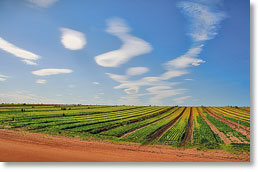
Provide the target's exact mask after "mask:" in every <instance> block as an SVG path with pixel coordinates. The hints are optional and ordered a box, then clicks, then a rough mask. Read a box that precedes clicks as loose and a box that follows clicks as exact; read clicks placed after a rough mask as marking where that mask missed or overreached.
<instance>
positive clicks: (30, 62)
mask: <svg viewBox="0 0 258 172" xmlns="http://www.w3.org/2000/svg"><path fill="white" fill-rule="evenodd" d="M22 61H23V62H24V63H25V64H27V65H33V66H36V65H38V64H37V63H35V62H33V61H31V60H22Z"/></svg>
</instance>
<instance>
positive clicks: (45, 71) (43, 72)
mask: <svg viewBox="0 0 258 172" xmlns="http://www.w3.org/2000/svg"><path fill="white" fill-rule="evenodd" d="M72 72H73V71H72V70H71V69H40V70H36V71H32V72H31V73H32V74H33V75H37V76H48V75H58V74H65V73H72Z"/></svg>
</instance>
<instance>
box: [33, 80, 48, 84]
mask: <svg viewBox="0 0 258 172" xmlns="http://www.w3.org/2000/svg"><path fill="white" fill-rule="evenodd" d="M36 83H37V84H45V83H47V80H45V79H38V80H36Z"/></svg>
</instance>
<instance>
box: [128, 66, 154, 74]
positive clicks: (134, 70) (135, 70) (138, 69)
mask: <svg viewBox="0 0 258 172" xmlns="http://www.w3.org/2000/svg"><path fill="white" fill-rule="evenodd" d="M148 71H149V69H148V68H147V67H131V68H129V69H127V71H126V74H127V75H130V76H134V75H142V74H144V73H146V72H148Z"/></svg>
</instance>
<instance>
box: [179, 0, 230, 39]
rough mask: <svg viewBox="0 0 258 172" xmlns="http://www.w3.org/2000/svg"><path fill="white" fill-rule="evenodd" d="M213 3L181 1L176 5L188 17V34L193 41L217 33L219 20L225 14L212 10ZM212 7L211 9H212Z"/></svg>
mask: <svg viewBox="0 0 258 172" xmlns="http://www.w3.org/2000/svg"><path fill="white" fill-rule="evenodd" d="M214 5H216V4H215V3H214V4H211V3H208V4H207V3H203V2H202V1H199V3H198V1H197V2H187V1H183V2H180V3H179V4H178V7H179V8H181V9H182V11H183V12H184V13H185V14H186V15H187V16H188V17H189V18H190V21H191V23H192V26H191V31H190V33H189V34H190V36H191V37H192V39H193V40H194V41H195V42H198V41H206V40H210V39H213V38H214V37H215V36H216V35H217V34H218V33H217V30H218V28H219V24H220V22H221V21H222V20H223V19H225V17H226V15H225V13H224V12H222V11H218V10H214V8H212V7H213V6H214ZM212 9H213V10H212Z"/></svg>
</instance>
